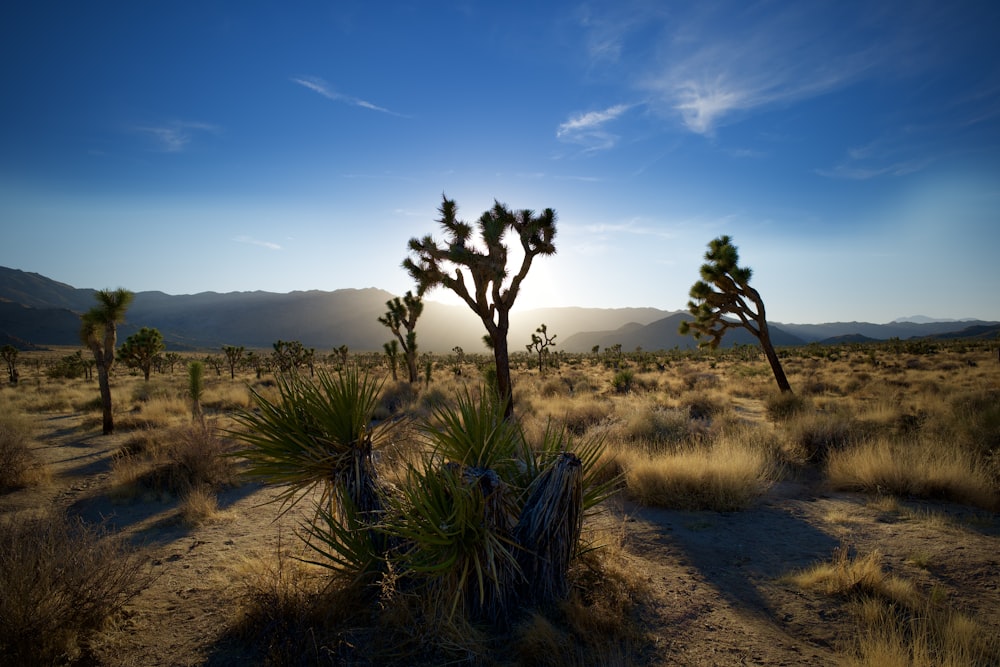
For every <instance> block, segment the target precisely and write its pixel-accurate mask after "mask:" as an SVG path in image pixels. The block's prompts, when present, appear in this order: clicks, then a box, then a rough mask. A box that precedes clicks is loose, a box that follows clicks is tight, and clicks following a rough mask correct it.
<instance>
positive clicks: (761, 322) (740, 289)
mask: <svg viewBox="0 0 1000 667" xmlns="http://www.w3.org/2000/svg"><path fill="white" fill-rule="evenodd" d="M705 259H706V260H707V263H706V264H702V266H701V280H699V281H698V282H696V283H695V284H694V285H692V287H691V292H690V296H691V300H690V301H688V310H689V311H690V313H691V314H692V315H693V316H694V321H693V322H682V323H681V325H680V333H681V334H682V335H685V334H688V333H693V335H694V337H695V338H698V339H700V338H701V337H702V336H703V335H708V336H710V337H711V338H710V340H708V341H704V342H702V343H700V345H707V346H708V347H711V348H716V347H718V346H719V342H720V341H721V340H722V335H723V334H724V333H725V332H726V330H727V329H732V328H734V327H742V328H744V329H746V330H747V331H749V332H750V333H751V334H753V335H754V336H755V337H756V338H757V340H758V341H760V347H761V349H763V350H764V355H765V356H766V357H767V361H768V363H770V364H771V371H772V372H773V373H774V379H775V381H776V382H777V383H778V389H779V390H781V392H782V393H784V392H790V391H792V387H791V385H789V384H788V379H787V378H786V377H785V371H784V369H783V368H782V367H781V361H779V360H778V354H777V353H776V352H775V351H774V345H773V344H772V343H771V334H770V331H769V330H768V328H767V317H766V316H765V314H764V300H763V299H761V297H760V293H759V292H757V290H755V289H754V288H752V287H750V276H751V274H752V273H753V271H752V270H751V269H750V267H740V266H738V265H737V264H738V262H739V261H740V255H739V251H738V250H737V249H736V246H734V245H733V243H732V239H731V238H730V237H729V236H720V237H719V238H717V239H713V240H712V241H711V242H709V244H708V252H706V253H705ZM755 309H756V310H755ZM726 315H735V316H736V318H737V319H735V320H734V319H725V316H726Z"/></svg>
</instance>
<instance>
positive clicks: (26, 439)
mask: <svg viewBox="0 0 1000 667" xmlns="http://www.w3.org/2000/svg"><path fill="white" fill-rule="evenodd" d="M33 438H34V427H33V425H32V423H31V420H29V419H28V418H27V417H25V416H24V415H20V414H17V413H7V414H0V491H6V490H7V489H15V488H19V487H22V486H24V485H25V484H27V483H28V482H29V481H30V479H31V476H30V470H31V468H32V466H33V465H35V463H36V461H35V456H34V454H33V453H32V451H31V442H32V440H33Z"/></svg>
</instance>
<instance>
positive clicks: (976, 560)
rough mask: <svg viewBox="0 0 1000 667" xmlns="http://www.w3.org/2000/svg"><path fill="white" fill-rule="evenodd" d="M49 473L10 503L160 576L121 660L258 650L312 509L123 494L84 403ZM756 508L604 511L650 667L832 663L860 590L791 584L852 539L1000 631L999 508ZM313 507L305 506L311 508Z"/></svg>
mask: <svg viewBox="0 0 1000 667" xmlns="http://www.w3.org/2000/svg"><path fill="white" fill-rule="evenodd" d="M39 421H40V422H41V423H42V424H43V429H44V430H43V431H42V432H41V433H40V434H39V439H38V442H39V445H38V452H37V453H38V454H39V456H40V457H41V458H42V459H43V460H44V461H45V462H46V463H47V465H48V466H49V468H50V470H51V471H52V478H51V480H50V481H49V482H47V483H45V484H43V485H41V486H35V487H30V488H27V489H23V490H19V491H15V492H12V493H8V494H5V495H2V496H0V513H11V512H26V513H31V512H34V511H37V510H38V509H40V508H46V507H49V506H52V505H56V506H61V507H64V508H66V509H67V510H68V511H69V512H70V514H73V515H78V516H81V517H83V518H84V519H86V520H87V521H92V522H103V523H104V524H105V525H106V526H107V527H109V528H110V529H112V530H114V531H120V532H121V533H123V534H125V535H126V536H128V538H129V539H130V540H131V541H132V542H133V543H134V544H136V545H138V547H139V548H140V549H141V552H142V554H143V556H144V558H145V559H146V560H147V562H148V567H149V568H150V570H151V571H152V572H153V573H154V574H155V575H156V577H155V579H154V580H153V582H152V584H151V585H150V586H149V587H148V588H147V589H146V590H144V591H143V592H142V593H141V594H140V595H139V596H138V597H137V598H136V599H135V600H134V601H133V602H132V603H131V605H130V607H129V610H128V614H127V616H126V618H124V619H121V620H120V622H119V623H118V624H117V625H116V626H114V627H111V628H109V629H108V630H107V631H106V633H105V634H104V635H103V636H102V637H101V638H100V640H99V642H98V646H97V647H96V651H95V653H96V654H97V655H98V656H99V657H100V660H101V661H102V663H103V664H108V665H150V666H152V665H230V664H255V661H256V660H257V659H256V658H255V656H254V655H253V654H252V653H251V652H250V651H249V649H247V648H245V647H241V646H240V645H238V644H237V643H235V642H233V641H232V640H228V639H226V637H227V630H228V629H229V628H230V627H231V624H232V623H233V620H234V616H235V608H236V606H237V605H238V604H239V598H240V595H241V594H242V591H243V587H242V585H241V577H242V576H244V574H243V573H244V572H245V569H241V567H242V566H243V565H244V564H245V562H246V560H247V558H250V557H252V556H253V555H260V556H265V557H267V556H268V555H269V554H277V553H278V551H279V549H284V548H292V549H296V548H299V546H298V540H297V539H296V538H295V536H294V531H295V526H296V525H297V523H298V522H299V521H300V519H301V514H297V513H296V512H291V513H289V514H287V515H285V516H284V517H282V518H280V519H277V518H276V517H277V516H278V508H277V506H276V505H267V504H262V503H265V502H266V501H267V500H269V499H270V498H271V497H273V496H272V495H271V494H273V491H271V490H267V489H262V488H260V487H258V486H256V485H251V484H248V485H243V486H237V487H235V488H231V489H229V490H227V491H225V492H224V493H223V494H222V495H221V496H220V498H219V506H220V511H219V513H218V515H217V516H216V517H215V518H214V519H213V520H211V521H209V522H208V523H205V524H203V525H199V526H197V527H189V526H187V525H185V524H184V523H183V522H182V521H180V520H179V517H178V512H179V503H178V500H177V499H176V498H164V497H160V498H139V499H132V500H129V501H127V502H126V501H118V502H113V501H112V500H111V499H110V498H111V496H110V495H109V491H110V490H111V489H110V486H109V485H110V475H111V461H112V456H113V454H114V453H115V452H116V451H117V450H118V449H119V448H120V447H121V446H122V444H123V442H124V440H125V438H126V436H124V435H115V436H108V437H105V436H101V435H99V434H97V433H96V432H89V433H88V432H84V431H81V430H80V429H79V418H78V417H75V416H64V415H59V416H51V417H45V418H41V419H40V420H39ZM790 478H791V479H790V480H789V481H784V482H781V483H779V484H778V485H776V486H775V487H774V488H772V489H771V490H770V492H769V493H768V494H767V495H766V496H765V497H763V498H762V499H760V501H759V502H757V503H756V505H755V506H754V507H752V508H751V509H748V510H746V511H742V512H734V513H718V512H681V511H671V510H664V509H655V508H648V507H638V506H634V505H631V504H629V503H626V502H623V501H616V502H614V503H613V504H612V505H611V506H610V507H609V508H608V509H609V511H608V512H607V513H606V514H605V515H604V516H603V517H600V518H599V519H597V520H596V522H597V523H599V524H601V527H603V528H606V529H609V530H610V532H611V533H612V534H616V535H620V538H621V540H622V542H623V543H624V546H625V550H626V555H625V558H627V560H628V562H629V567H630V568H631V569H632V570H633V571H634V573H636V574H637V575H640V576H641V577H642V579H644V580H645V583H646V584H647V586H648V591H649V592H648V595H646V596H645V597H644V598H643V600H642V601H641V603H640V604H641V610H640V611H641V614H642V618H643V621H644V624H645V626H646V627H647V629H648V633H649V635H650V637H652V638H653V642H652V643H653V648H652V649H651V650H650V651H649V655H648V659H647V660H646V662H645V664H650V665H698V666H703V665H826V664H835V663H836V662H838V660H839V656H841V655H843V651H844V650H845V648H846V647H847V646H848V645H849V644H850V642H851V640H852V634H853V632H854V629H853V628H854V625H853V623H852V620H851V618H850V615H849V612H848V609H847V603H846V601H844V600H841V599H838V598H832V597H829V596H824V595H822V594H820V593H813V592H809V591H803V590H801V589H799V588H797V587H796V586H794V585H792V584H790V583H785V582H783V580H782V576H783V575H785V574H787V573H789V572H790V571H793V570H796V569H800V568H804V567H806V566H809V565H811V564H814V563H817V562H820V561H828V560H830V559H831V558H832V556H833V554H834V552H835V550H836V549H838V547H846V548H848V549H851V550H855V551H857V552H858V553H867V552H870V551H872V550H874V549H878V550H880V551H881V553H882V554H883V555H884V559H885V560H884V562H885V566H886V568H887V569H888V570H890V571H892V572H896V573H900V574H902V575H904V576H905V577H906V578H908V579H912V580H914V581H917V582H919V585H920V586H921V587H923V588H925V589H927V590H929V589H930V588H931V587H938V588H939V589H940V590H941V591H942V592H943V594H944V595H945V596H946V600H947V601H948V602H949V604H950V605H951V606H952V607H954V608H956V609H959V610H963V611H965V612H967V613H970V614H971V615H972V616H974V617H975V618H976V619H977V620H978V621H979V622H980V623H982V624H983V625H984V626H986V627H987V628H989V629H990V631H991V632H994V633H996V632H1000V521H998V518H997V516H996V515H993V514H990V513H985V512H982V511H978V510H973V509H970V508H967V507H962V506H957V505H950V504H945V503H931V502H911V501H901V502H899V503H886V502H879V501H878V499H873V498H871V497H868V496H863V495H859V494H849V493H832V492H829V491H828V490H827V489H825V488H824V485H823V483H822V480H821V477H820V475H819V474H817V472H816V471H802V472H801V473H799V474H798V475H791V476H790ZM305 511H307V510H305V509H303V510H302V512H305Z"/></svg>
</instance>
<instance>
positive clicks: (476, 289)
mask: <svg viewBox="0 0 1000 667" xmlns="http://www.w3.org/2000/svg"><path fill="white" fill-rule="evenodd" d="M442 199H443V201H442V204H441V207H440V208H439V209H438V212H439V213H440V214H441V217H440V218H439V219H438V221H437V222H438V223H439V224H440V225H441V228H442V230H443V231H444V234H445V240H444V242H443V243H442V244H440V245H438V243H437V242H435V241H434V239H433V238H432V237H431V236H430V235H428V236H425V237H423V238H422V239H418V238H412V239H410V243H409V250H410V253H411V254H412V256H411V257H407V258H406V259H405V260H404V261H403V268H405V269H406V270H407V271H408V272H409V274H410V276H411V277H412V278H413V279H414V280H415V281H416V283H417V285H418V287H419V289H420V293H423V292H425V291H426V290H429V289H431V288H433V287H437V286H439V285H441V286H444V287H447V288H448V289H450V290H451V291H452V292H454V293H455V294H457V295H458V296H459V297H460V298H461V299H462V301H464V302H465V303H466V304H467V305H468V306H469V308H471V309H472V311H473V312H474V313H476V315H478V316H479V319H480V320H481V321H482V323H483V326H484V327H486V333H487V336H488V337H489V339H490V347H491V349H492V350H493V357H494V359H495V361H496V389H497V395H498V396H500V397H501V400H503V401H504V405H505V408H504V414H505V415H506V417H507V418H509V417H510V416H511V415H513V411H514V401H513V387H512V385H511V377H510V354H509V351H508V347H507V333H508V331H509V330H510V309H511V308H512V307H513V306H514V300H515V299H517V295H518V292H519V291H520V289H521V283H523V282H524V279H525V278H526V277H527V276H528V270H529V269H530V268H531V263H532V261H533V260H534V259H535V257H536V256H538V255H552V254H555V251H556V247H555V245H554V244H553V239H554V238H555V235H556V214H555V211H553V210H552V209H550V208H548V209H545V210H544V211H542V213H541V214H540V215H535V213H534V211H530V210H522V211H511V210H510V209H508V208H507V207H506V206H505V205H503V204H501V203H499V202H494V206H493V208H492V209H490V210H488V211H486V212H484V213H483V214H482V216H480V218H479V221H478V222H477V223H476V226H477V228H478V230H479V241H480V243H479V244H476V243H475V241H474V240H473V238H472V232H473V226H472V225H470V224H469V223H467V222H465V221H462V220H459V219H458V206H457V205H456V204H455V202H454V200H451V199H448V198H447V197H443V198H442ZM508 232H513V234H514V235H515V236H516V238H517V240H518V241H519V242H520V244H521V250H522V251H523V257H522V259H521V265H520V266H519V267H518V269H517V272H516V273H515V274H514V275H513V276H510V275H509V271H508V268H507V259H508V248H507V244H506V243H505V242H504V237H505V236H506V234H507V233H508ZM467 279H468V280H471V284H470V283H468V282H466V280H467Z"/></svg>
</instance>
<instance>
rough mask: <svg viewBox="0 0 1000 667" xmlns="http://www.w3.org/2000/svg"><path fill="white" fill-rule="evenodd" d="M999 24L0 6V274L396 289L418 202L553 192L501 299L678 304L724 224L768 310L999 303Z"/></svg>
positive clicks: (686, 11)
mask: <svg viewBox="0 0 1000 667" xmlns="http://www.w3.org/2000/svg"><path fill="white" fill-rule="evenodd" d="M998 33H1000V3H996V2H961V1H959V2H949V3H943V2H922V1H921V0H911V1H906V2H850V1H847V2H845V1H839V2H822V1H819V0H816V1H808V2H749V1H747V2H742V1H740V2H712V1H706V2H668V1H660V2H651V1H631V0H613V1H608V2H604V1H598V2H545V3H536V2H519V1H512V2H507V3H494V2H475V1H465V2H430V1H426V2H417V1H414V2H378V3H376V2H295V3H276V2H265V1H254V2H198V3H194V2H176V1H175V2H169V3H167V2H156V1H148V2H124V1H122V2H101V3H82V2H69V1H66V2H23V3H7V4H6V5H5V7H4V8H3V9H2V10H0V83H2V90H3V103H2V104H0V225H2V229H3V233H2V240H0V265H3V266H8V267H12V268H17V269H22V270H25V271H32V272H37V273H41V274H43V275H45V276H48V277H50V278H53V279H55V280H59V281H61V282H65V283H68V284H70V285H73V286H75V287H91V288H101V287H117V286H124V287H127V288H129V289H132V290H135V291H144V290H160V291H164V292H167V293H170V294H187V293H195V292H202V291H210V290H211V291H218V292H228V291H244V290H268V291H276V292H287V291H292V290H309V289H322V290H334V289H339V288H352V287H379V288H382V289H386V290H389V291H391V292H393V293H396V294H402V293H403V292H405V291H406V290H407V289H410V288H412V286H413V285H412V283H411V281H410V279H409V278H408V276H407V275H406V274H405V272H404V271H403V270H402V269H401V268H400V262H401V261H402V259H403V258H404V257H405V256H406V244H407V240H408V239H409V238H411V237H414V236H423V235H425V234H428V233H433V234H434V235H435V236H436V237H438V238H440V235H439V233H438V229H437V224H436V223H435V218H436V216H437V207H438V206H439V205H440V201H441V195H442V193H444V194H447V195H448V197H450V198H453V199H455V200H456V201H457V202H458V204H459V207H460V213H461V215H462V216H463V217H465V218H466V219H468V220H475V219H476V218H478V216H479V215H480V214H481V213H482V212H483V211H484V210H486V209H488V208H490V207H491V206H492V204H493V201H494V199H497V200H499V201H501V202H504V203H506V204H508V205H509V206H511V207H512V208H516V209H522V208H530V209H536V210H540V209H544V208H548V207H551V208H554V209H555V210H556V211H557V214H558V234H557V237H556V246H557V249H558V251H557V254H556V255H555V256H554V257H549V258H540V259H538V260H537V261H536V262H535V264H534V266H533V267H532V270H531V273H530V275H529V277H528V279H527V281H526V282H525V285H524V289H523V291H522V293H521V296H520V297H519V300H518V305H517V309H518V310H520V309H527V308H530V307H538V306H596V307H623V306H653V307H657V308H662V309H665V310H676V309H681V308H683V307H684V306H685V303H686V301H687V291H688V289H689V288H690V286H691V284H692V283H693V282H694V281H695V280H696V279H697V278H698V267H699V266H700V264H701V262H702V256H703V254H704V251H705V249H706V245H707V243H708V241H710V240H711V239H712V238H715V237H717V236H719V235H721V234H729V235H730V236H732V237H733V239H734V242H735V243H736V245H737V246H738V247H739V249H740V257H741V260H742V263H743V264H744V265H748V266H750V267H752V268H753V269H754V278H753V281H752V284H753V285H754V286H755V287H756V288H757V289H758V290H759V291H760V292H761V294H762V295H763V297H764V300H765V303H766V304H767V308H768V316H769V319H772V320H775V321H782V322H802V323H805V322H827V321H835V320H845V321H846V320H864V321H872V322H887V321H890V320H892V319H894V318H897V317H903V316H909V315H915V314H922V315H927V316H931V317H939V318H964V317H978V318H981V319H991V320H1000V268H998V260H997V257H998V247H1000V225H998V211H1000V47H998V46H997V45H996V35H997V34H998ZM446 297H447V295H446V294H445V293H443V292H441V291H436V292H433V293H432V294H431V295H430V298H439V299H441V300H447V298H446Z"/></svg>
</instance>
